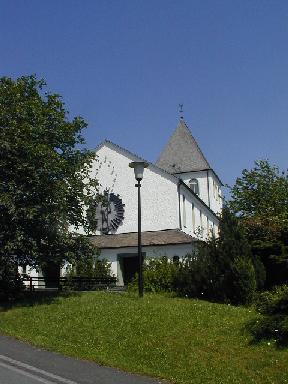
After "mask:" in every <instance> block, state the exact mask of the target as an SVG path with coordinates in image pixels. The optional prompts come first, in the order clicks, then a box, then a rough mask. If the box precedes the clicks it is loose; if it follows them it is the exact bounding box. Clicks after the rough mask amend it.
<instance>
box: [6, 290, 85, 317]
mask: <svg viewBox="0 0 288 384" xmlns="http://www.w3.org/2000/svg"><path fill="white" fill-rule="evenodd" d="M80 295H81V293H80V292H75V291H73V292H72V291H69V292H51V291H50V292H49V291H48V292H45V291H40V292H23V293H22V294H21V297H19V298H17V299H14V300H9V301H4V302H0V312H5V311H8V310H9V309H12V308H15V307H33V306H34V305H43V304H53V303H56V302H57V301H58V299H59V298H64V299H65V298H69V297H75V296H76V297H77V296H80Z"/></svg>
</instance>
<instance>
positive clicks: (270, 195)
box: [229, 160, 288, 238]
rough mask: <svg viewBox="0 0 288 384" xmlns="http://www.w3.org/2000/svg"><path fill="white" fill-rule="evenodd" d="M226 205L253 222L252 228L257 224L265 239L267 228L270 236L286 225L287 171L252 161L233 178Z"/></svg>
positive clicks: (266, 163) (262, 161)
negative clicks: (252, 163)
mask: <svg viewBox="0 0 288 384" xmlns="http://www.w3.org/2000/svg"><path fill="white" fill-rule="evenodd" d="M229 206H230V208H231V209H232V211H233V212H235V213H237V214H239V216H240V217H242V218H245V219H246V220H247V223H248V224H249V223H251V224H250V225H251V227H252V226H253V225H254V226H255V229H254V231H256V230H257V227H259V229H258V230H259V231H260V230H262V231H263V230H264V234H263V235H264V237H265V238H266V237H267V233H269V231H270V232H271V234H272V236H274V235H275V234H277V233H279V230H280V231H281V229H284V228H287V227H288V172H287V171H286V172H285V171H283V172H280V170H279V168H278V167H276V166H272V165H270V164H269V162H268V161H267V160H259V161H256V162H255V166H254V168H253V169H251V170H247V169H244V170H243V172H242V177H238V178H237V179H236V183H235V185H234V186H233V187H232V188H231V201H230V202H229ZM249 219H250V220H249ZM263 225H264V227H266V229H264V228H263Z"/></svg>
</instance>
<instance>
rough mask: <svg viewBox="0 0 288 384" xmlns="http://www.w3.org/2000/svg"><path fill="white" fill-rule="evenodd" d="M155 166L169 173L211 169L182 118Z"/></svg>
mask: <svg viewBox="0 0 288 384" xmlns="http://www.w3.org/2000/svg"><path fill="white" fill-rule="evenodd" d="M156 165H157V166H158V167H160V168H162V169H164V170H165V171H167V172H169V173H181V172H190V171H200V170H203V169H211V167H210V165H209V163H208V161H207V160H206V159H205V157H204V155H203V153H202V151H201V149H200V148H199V146H198V144H197V142H196V140H195V139H194V137H193V136H192V134H191V132H190V130H189V128H188V127H187V125H186V123H185V121H184V120H183V119H182V118H181V119H180V120H179V123H178V125H177V128H176V129H175V131H174V132H173V133H172V135H171V137H170V139H169V140H168V143H167V144H166V146H165V147H164V149H163V151H162V152H161V154H160V157H159V159H158V160H157V162H156Z"/></svg>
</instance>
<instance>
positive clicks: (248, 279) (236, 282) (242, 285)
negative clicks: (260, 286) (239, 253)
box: [228, 257, 256, 304]
mask: <svg viewBox="0 0 288 384" xmlns="http://www.w3.org/2000/svg"><path fill="white" fill-rule="evenodd" d="M230 279H231V282H230V287H231V289H230V292H229V293H228V297H229V299H230V301H231V303H232V304H250V303H251V302H252V300H253V298H254V294H255V289H256V276H255V269H254V267H253V264H252V261H251V260H249V259H245V258H243V257H238V258H236V259H235V260H234V261H233V263H232V265H231V274H230Z"/></svg>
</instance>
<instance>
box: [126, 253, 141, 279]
mask: <svg viewBox="0 0 288 384" xmlns="http://www.w3.org/2000/svg"><path fill="white" fill-rule="evenodd" d="M138 265H139V262H138V256H132V257H123V282H124V285H127V284H128V283H130V282H131V280H132V279H133V277H134V276H135V274H136V273H137V272H138Z"/></svg>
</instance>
